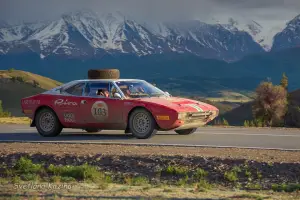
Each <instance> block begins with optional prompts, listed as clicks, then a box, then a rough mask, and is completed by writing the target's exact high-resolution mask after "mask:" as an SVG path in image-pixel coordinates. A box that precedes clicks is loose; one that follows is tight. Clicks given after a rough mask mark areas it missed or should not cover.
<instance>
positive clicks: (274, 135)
mask: <svg viewBox="0 0 300 200" xmlns="http://www.w3.org/2000/svg"><path fill="white" fill-rule="evenodd" d="M195 133H199V134H202V135H242V136H271V137H300V134H298V135H296V134H295V135H285V134H284V135H283V134H280V135H279V134H270V133H216V132H214V133H203V132H195Z"/></svg>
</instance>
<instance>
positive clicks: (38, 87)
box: [0, 70, 61, 116]
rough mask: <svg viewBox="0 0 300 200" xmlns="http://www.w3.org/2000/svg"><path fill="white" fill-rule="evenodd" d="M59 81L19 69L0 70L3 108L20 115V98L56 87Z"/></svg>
mask: <svg viewBox="0 0 300 200" xmlns="http://www.w3.org/2000/svg"><path fill="white" fill-rule="evenodd" d="M60 84H61V83H60V82H58V81H54V80H52V79H49V78H46V77H43V76H40V75H37V74H33V73H30V72H24V71H19V70H9V71H8V70H1V71H0V100H2V103H3V108H4V109H5V110H7V111H9V112H11V113H12V115H13V116H22V113H21V106H20V100H21V98H23V97H26V96H31V95H35V94H38V93H41V92H43V91H45V90H48V89H51V88H54V87H57V86H58V85H60Z"/></svg>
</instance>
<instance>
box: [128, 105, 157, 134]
mask: <svg viewBox="0 0 300 200" xmlns="http://www.w3.org/2000/svg"><path fill="white" fill-rule="evenodd" d="M129 128H130V130H131V133H132V135H133V136H134V137H136V138H138V139H147V138H151V137H153V136H154V135H155V134H156V133H157V124H156V121H155V119H154V118H153V116H152V114H151V113H150V112H149V111H148V110H146V109H143V108H138V109H135V110H134V111H133V112H132V113H131V114H130V117H129Z"/></svg>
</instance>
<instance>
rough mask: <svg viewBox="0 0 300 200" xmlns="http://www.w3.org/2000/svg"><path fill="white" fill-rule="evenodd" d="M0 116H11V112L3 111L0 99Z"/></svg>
mask: <svg viewBox="0 0 300 200" xmlns="http://www.w3.org/2000/svg"><path fill="white" fill-rule="evenodd" d="M0 117H11V113H10V112H7V111H4V110H3V107H2V101H1V100H0Z"/></svg>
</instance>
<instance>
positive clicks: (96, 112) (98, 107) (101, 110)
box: [91, 101, 108, 121]
mask: <svg viewBox="0 0 300 200" xmlns="http://www.w3.org/2000/svg"><path fill="white" fill-rule="evenodd" d="M91 113H92V115H93V117H94V118H95V119H96V120H99V121H101V120H105V119H106V118H107V117H108V107H107V105H106V103H105V102H103V101H96V102H95V103H94V104H93V106H92V108H91Z"/></svg>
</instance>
